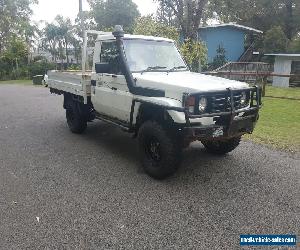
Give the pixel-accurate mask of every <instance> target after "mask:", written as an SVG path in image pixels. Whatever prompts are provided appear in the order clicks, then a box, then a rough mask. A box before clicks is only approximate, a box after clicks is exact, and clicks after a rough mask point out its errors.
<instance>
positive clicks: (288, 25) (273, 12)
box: [209, 0, 300, 40]
mask: <svg viewBox="0 0 300 250" xmlns="http://www.w3.org/2000/svg"><path fill="white" fill-rule="evenodd" d="M209 9H210V15H211V16H212V15H213V13H217V15H218V17H219V18H220V21H221V22H237V23H239V24H243V25H247V26H250V27H253V28H256V29H260V30H262V31H264V32H266V31H268V30H270V29H271V28H272V27H274V26H281V28H282V30H283V31H284V33H285V36H286V37H287V38H288V39H289V40H291V39H292V37H294V36H295V35H296V34H297V33H298V32H299V31H300V1H299V0H211V1H210V3H209Z"/></svg>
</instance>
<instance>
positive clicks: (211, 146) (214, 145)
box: [202, 137, 241, 155]
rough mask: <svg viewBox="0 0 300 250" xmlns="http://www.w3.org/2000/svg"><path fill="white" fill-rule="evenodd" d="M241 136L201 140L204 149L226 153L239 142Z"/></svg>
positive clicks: (214, 152) (220, 153) (219, 153)
mask: <svg viewBox="0 0 300 250" xmlns="http://www.w3.org/2000/svg"><path fill="white" fill-rule="evenodd" d="M240 141H241V137H233V138H230V139H226V140H215V141H202V144H203V145H204V147H205V148H206V150H207V151H208V152H210V153H212V154H218V155H224V154H227V153H229V152H231V151H233V150H234V149H236V147H237V146H238V145H239V144H240Z"/></svg>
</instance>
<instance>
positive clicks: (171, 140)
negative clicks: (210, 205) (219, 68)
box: [46, 26, 261, 179]
mask: <svg viewBox="0 0 300 250" xmlns="http://www.w3.org/2000/svg"><path fill="white" fill-rule="evenodd" d="M88 33H92V34H97V35H98V37H97V40H96V43H95V48H94V58H93V70H91V71H89V72H88V71H86V69H85V64H86V54H87V52H86V51H87V34H88ZM84 41H85V42H84V47H83V57H82V58H83V70H82V71H80V72H79V71H49V72H48V76H47V77H46V79H47V83H46V84H47V85H48V87H49V88H50V92H51V93H55V94H62V95H64V105H63V106H64V108H65V109H66V118H67V123H68V126H69V128H70V130H71V131H72V132H73V133H83V132H84V130H85V129H86V127H87V123H88V122H91V121H92V120H94V119H100V120H103V121H105V122H109V123H111V124H114V125H117V126H119V127H121V128H122V129H123V130H124V131H126V132H129V133H133V134H134V137H138V142H139V150H140V155H141V160H142V164H143V167H144V169H145V171H146V172H147V173H148V174H149V175H150V176H152V177H154V178H157V179H163V178H166V177H168V176H170V175H172V174H173V173H174V172H175V171H176V170H177V168H178V166H179V165H180V159H181V152H182V149H183V148H184V147H187V146H188V145H189V144H190V142H192V141H195V140H199V141H201V142H202V143H203V145H204V146H205V148H206V149H207V150H208V151H209V152H211V153H214V154H226V153H228V152H230V151H232V150H234V149H235V148H236V147H237V146H238V145H239V143H240V139H241V136H242V135H244V134H247V133H252V132H253V130H254V127H255V124H256V122H257V120H258V117H259V115H258V112H259V108H260V105H261V91H260V89H259V88H258V87H256V86H254V87H250V86H249V85H248V84H246V83H242V82H238V81H232V80H228V79H223V78H219V77H213V76H207V75H203V74H199V73H192V72H190V71H189V69H188V66H187V65H186V63H185V62H184V60H183V59H182V57H181V55H180V53H179V51H178V49H177V47H176V45H175V43H174V41H172V40H169V39H165V38H160V37H150V36H136V35H126V34H124V32H123V30H122V28H121V27H120V26H116V29H115V31H114V32H113V33H104V32H96V31H86V32H85V40H84Z"/></svg>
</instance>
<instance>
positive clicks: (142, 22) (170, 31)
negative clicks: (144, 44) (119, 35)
mask: <svg viewBox="0 0 300 250" xmlns="http://www.w3.org/2000/svg"><path fill="white" fill-rule="evenodd" d="M133 33H134V34H138V35H145V36H160V37H166V38H169V39H172V40H175V41H178V39H179V33H178V31H177V30H176V28H174V27H172V26H167V25H165V24H162V23H159V22H157V21H155V20H154V18H153V17H152V16H144V17H140V18H137V19H136V21H135V25H134V28H133Z"/></svg>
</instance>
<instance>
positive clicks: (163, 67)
mask: <svg viewBox="0 0 300 250" xmlns="http://www.w3.org/2000/svg"><path fill="white" fill-rule="evenodd" d="M166 68H167V67H165V66H152V67H148V68H147V69H144V70H142V72H141V74H143V73H144V72H150V71H153V70H157V69H166Z"/></svg>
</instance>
